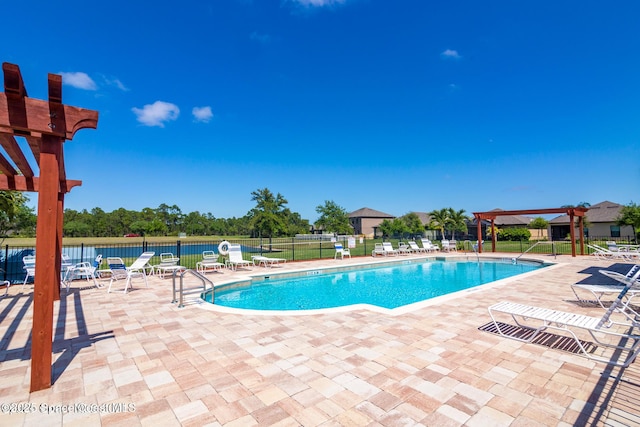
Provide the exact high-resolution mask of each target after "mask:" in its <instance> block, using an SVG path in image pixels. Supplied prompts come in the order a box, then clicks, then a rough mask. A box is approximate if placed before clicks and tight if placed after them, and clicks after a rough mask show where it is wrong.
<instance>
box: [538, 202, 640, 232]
mask: <svg viewBox="0 0 640 427" xmlns="http://www.w3.org/2000/svg"><path fill="white" fill-rule="evenodd" d="M622 208H623V205H620V204H618V203H613V202H609V201H606V200H605V201H604V202H600V203H597V204H595V205H591V206H589V210H588V211H587V213H586V214H585V219H586V225H585V235H586V236H587V237H593V238H613V239H616V238H621V239H627V240H628V239H633V238H634V236H633V227H631V226H630V225H617V224H616V220H617V219H618V217H619V216H620V211H621V210H622ZM549 225H550V228H551V238H552V240H562V239H565V238H566V237H567V236H568V235H569V234H570V231H571V230H570V224H569V215H561V216H559V217H556V218H554V219H552V220H551V221H549ZM576 225H577V221H576ZM576 235H577V234H576Z"/></svg>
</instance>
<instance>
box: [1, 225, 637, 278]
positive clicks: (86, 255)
mask: <svg viewBox="0 0 640 427" xmlns="http://www.w3.org/2000/svg"><path fill="white" fill-rule="evenodd" d="M336 240H337V242H339V243H342V245H343V246H344V247H349V248H350V252H351V256H354V257H356V256H371V251H372V250H373V248H374V246H375V243H380V242H382V241H383V240H384V241H390V242H391V243H392V245H393V246H394V247H397V246H398V243H399V242H401V241H407V240H412V239H406V238H404V239H398V238H392V239H386V238H385V239H382V238H378V239H368V238H364V237H355V238H354V237H347V236H340V237H338V238H337V239H336ZM416 240H419V239H416ZM608 240H615V239H610V238H589V239H587V240H585V243H589V244H598V245H602V246H605V247H606V241H608ZM222 242H223V240H220V239H217V240H211V241H209V242H206V241H198V242H189V241H182V240H177V241H176V242H175V243H173V242H172V243H154V242H146V241H143V242H138V243H126V244H125V243H123V244H104V245H102V244H95V245H85V244H80V245H73V246H63V248H62V253H63V254H65V255H67V256H68V257H69V258H70V262H71V263H73V264H76V263H79V262H93V260H94V259H95V258H96V256H97V255H102V259H103V266H102V268H107V266H106V260H107V258H108V257H120V258H122V259H123V260H124V261H125V263H126V264H127V265H130V264H131V263H132V262H133V261H134V260H135V259H136V258H138V257H139V256H140V254H141V253H142V252H147V251H153V252H155V256H154V257H153V258H152V259H151V261H150V263H151V264H152V265H154V264H159V263H160V254H162V253H172V254H174V255H175V256H177V257H179V258H180V265H183V266H185V267H187V268H195V265H196V263H197V262H198V261H200V260H202V252H204V251H213V252H214V253H216V254H217V253H219V251H218V246H219V245H220V243H222ZM229 242H230V243H236V244H240V245H241V247H242V252H243V256H244V258H245V259H247V260H251V256H252V255H265V256H273V257H276V258H285V259H286V260H287V261H306V260H314V259H327V258H333V257H334V255H335V249H334V242H332V241H329V240H319V239H318V240H309V239H300V238H296V237H286V238H272V239H269V238H247V239H229ZM434 243H436V244H437V243H439V242H437V241H436V242H434ZM474 243H476V241H475V240H473V241H472V240H457V248H458V250H459V251H468V252H472V251H473V244H474ZM536 243H537V242H536V241H528V240H521V241H498V242H497V244H496V250H497V251H498V252H508V253H518V254H520V253H523V252H526V251H529V252H528V253H529V254H551V255H554V254H558V255H560V254H570V253H571V243H570V242H568V241H554V242H551V241H549V242H545V243H544V244H536ZM618 243H626V242H623V241H622V240H619V239H618ZM630 243H632V242H630ZM534 245H535V246H534ZM418 246H421V245H420V243H418ZM490 250H491V242H488V241H485V242H484V252H485V253H487V252H489V251H490ZM585 251H588V252H586V253H587V254H590V253H591V250H590V249H589V248H586V247H585ZM34 254H35V248H34V247H18V246H11V245H5V247H4V248H3V250H2V251H1V252H0V269H1V270H0V277H2V280H9V281H11V282H12V283H22V282H23V281H24V280H25V271H24V268H23V265H24V264H23V261H22V259H23V257H25V256H27V255H34ZM219 257H220V260H219V261H221V262H224V257H223V256H222V255H219ZM29 280H30V281H32V280H33V278H31V277H30V278H29Z"/></svg>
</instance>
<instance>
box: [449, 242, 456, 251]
mask: <svg viewBox="0 0 640 427" xmlns="http://www.w3.org/2000/svg"><path fill="white" fill-rule="evenodd" d="M449 252H458V242H456V241H455V240H449Z"/></svg>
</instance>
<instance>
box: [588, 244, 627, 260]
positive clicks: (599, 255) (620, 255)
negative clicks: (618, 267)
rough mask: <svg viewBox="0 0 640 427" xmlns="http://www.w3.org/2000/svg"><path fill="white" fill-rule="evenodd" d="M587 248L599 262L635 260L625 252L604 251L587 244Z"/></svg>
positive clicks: (596, 246)
mask: <svg viewBox="0 0 640 427" xmlns="http://www.w3.org/2000/svg"><path fill="white" fill-rule="evenodd" d="M587 247H588V248H589V249H591V250H592V251H593V253H592V255H593V256H594V257H596V259H599V260H605V261H610V260H612V259H622V260H625V261H630V260H633V258H635V255H634V254H630V253H629V252H626V251H617V250H616V251H612V250H610V249H605V248H603V247H602V246H598V245H595V244H591V245H590V244H587Z"/></svg>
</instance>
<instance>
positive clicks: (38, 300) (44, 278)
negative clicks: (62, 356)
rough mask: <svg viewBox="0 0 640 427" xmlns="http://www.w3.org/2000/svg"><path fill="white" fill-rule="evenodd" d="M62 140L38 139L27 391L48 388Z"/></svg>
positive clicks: (56, 281)
mask: <svg viewBox="0 0 640 427" xmlns="http://www.w3.org/2000/svg"><path fill="white" fill-rule="evenodd" d="M61 145H62V141H60V138H56V137H52V136H49V135H43V136H42V147H41V152H40V191H39V192H38V222H37V224H36V236H38V238H37V240H36V266H37V268H36V277H35V281H34V287H33V330H32V338H31V391H38V390H42V389H45V388H49V387H50V386H51V351H52V334H53V328H52V326H53V321H52V319H53V301H54V298H55V295H56V294H57V295H58V297H59V295H60V246H59V243H58V242H59V239H58V190H59V187H60V186H59V182H60V181H59V173H60V171H59V167H58V157H59V155H60V147H61Z"/></svg>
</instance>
